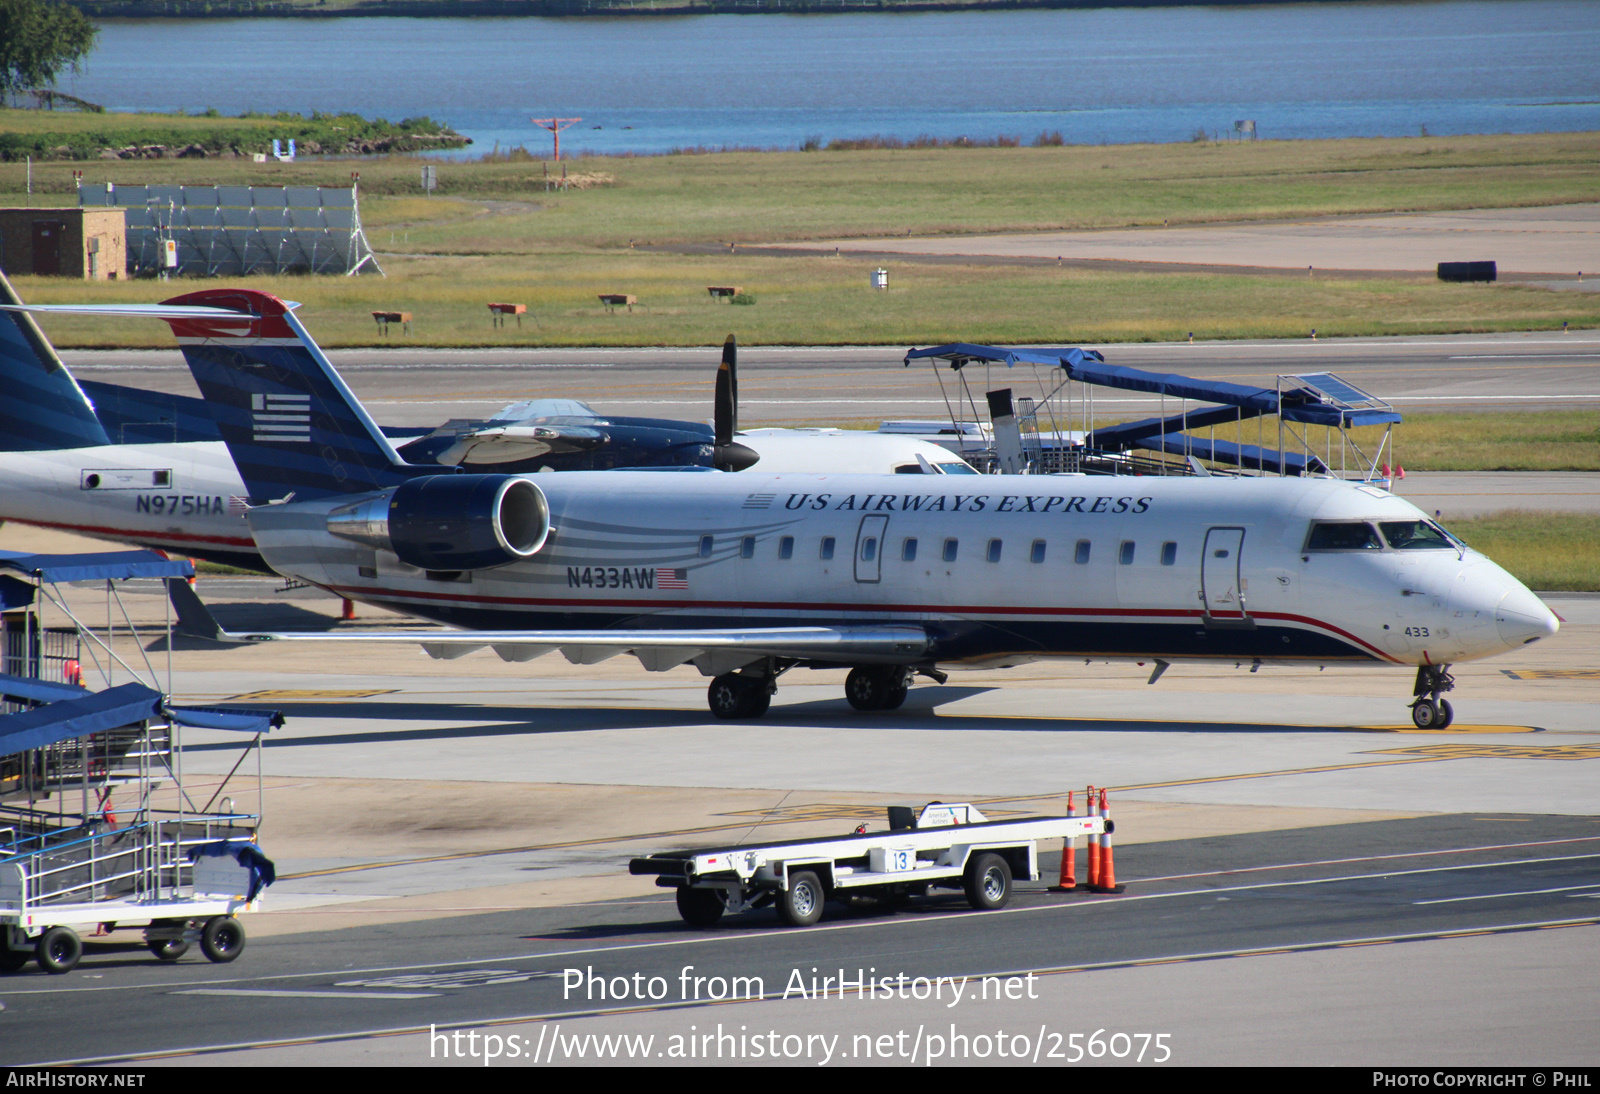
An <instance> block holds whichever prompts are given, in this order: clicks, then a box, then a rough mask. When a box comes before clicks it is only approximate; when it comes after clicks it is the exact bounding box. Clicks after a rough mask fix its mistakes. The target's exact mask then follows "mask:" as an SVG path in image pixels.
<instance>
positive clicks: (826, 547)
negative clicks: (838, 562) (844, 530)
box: [821, 536, 833, 560]
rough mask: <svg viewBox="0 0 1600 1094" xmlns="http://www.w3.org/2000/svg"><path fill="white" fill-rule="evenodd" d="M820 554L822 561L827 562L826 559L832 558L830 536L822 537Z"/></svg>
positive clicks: (831, 539) (831, 538)
mask: <svg viewBox="0 0 1600 1094" xmlns="http://www.w3.org/2000/svg"><path fill="white" fill-rule="evenodd" d="M821 554H822V558H823V559H824V560H827V559H830V558H832V557H833V537H832V536H823V537H822V551H821Z"/></svg>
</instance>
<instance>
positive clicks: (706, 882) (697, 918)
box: [628, 802, 1112, 927]
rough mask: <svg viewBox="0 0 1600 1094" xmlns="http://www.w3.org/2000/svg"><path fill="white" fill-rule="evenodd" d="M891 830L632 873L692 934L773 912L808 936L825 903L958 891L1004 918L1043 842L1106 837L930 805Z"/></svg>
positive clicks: (1089, 823) (653, 861)
mask: <svg viewBox="0 0 1600 1094" xmlns="http://www.w3.org/2000/svg"><path fill="white" fill-rule="evenodd" d="M889 825H890V830H889V831H887V832H863V833H853V834H851V835H848V836H834V837H831V838H824V839H803V840H789V841H786V842H782V843H772V844H765V845H751V846H744V847H711V848H703V849H700V850H694V851H678V852H667V853H664V854H659V855H649V856H646V857H644V858H636V859H634V860H633V861H632V862H631V863H629V865H628V871H629V873H632V874H642V875H650V874H654V875H655V877H656V884H657V885H659V886H661V887H663V888H668V889H676V890H677V892H678V912H679V914H680V915H682V916H683V919H684V921H685V922H687V923H689V924H691V925H692V926H696V927H709V926H712V925H713V924H715V923H716V922H717V921H718V920H719V919H721V918H722V916H723V915H724V914H731V913H737V912H743V911H749V910H751V909H754V908H762V907H765V906H766V905H768V904H775V905H776V906H777V911H778V917H779V918H780V919H782V920H783V922H785V923H787V924H788V925H790V926H791V927H809V926H811V925H812V924H813V923H816V922H817V920H819V919H821V918H822V908H823V904H824V903H825V902H826V901H827V900H828V899H830V898H833V899H838V900H841V901H844V902H845V903H849V904H856V903H865V902H867V901H873V902H876V903H879V904H888V905H893V904H895V903H898V902H900V901H902V900H904V899H906V898H908V897H912V896H923V895H926V893H927V891H928V890H929V889H960V890H963V891H964V892H965V893H966V897H967V902H968V903H969V904H971V905H972V907H974V908H976V909H978V910H979V911H986V910H990V909H996V908H1003V907H1004V906H1005V905H1006V904H1007V903H1008V902H1009V901H1010V899H1011V883H1012V880H1013V879H1014V878H1017V877H1021V878H1025V879H1027V880H1030V881H1032V880H1035V879H1037V878H1038V876H1039V841H1040V840H1048V839H1060V840H1073V839H1076V838H1077V837H1079V836H1094V835H1099V834H1101V833H1103V832H1109V831H1112V822H1111V821H1109V820H1107V819H1105V818H1103V817H1098V816H1088V817H1040V818H1034V819H1030V820H1006V821H991V820H989V819H987V818H986V817H985V816H984V815H983V814H982V813H981V812H979V811H978V809H977V808H976V807H975V806H972V805H969V804H966V803H964V802H963V803H953V804H943V803H937V802H936V803H933V804H931V805H927V806H924V807H923V809H922V811H921V813H920V814H915V815H914V814H913V811H912V810H911V809H909V808H907V807H905V806H890V807H889Z"/></svg>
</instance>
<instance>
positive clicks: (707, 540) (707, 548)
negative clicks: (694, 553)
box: [700, 536, 711, 558]
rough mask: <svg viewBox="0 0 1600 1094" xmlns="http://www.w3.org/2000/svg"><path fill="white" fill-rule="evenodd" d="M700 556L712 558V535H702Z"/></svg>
mask: <svg viewBox="0 0 1600 1094" xmlns="http://www.w3.org/2000/svg"><path fill="white" fill-rule="evenodd" d="M700 557H701V558H710V557H711V537H710V536H701V537H700Z"/></svg>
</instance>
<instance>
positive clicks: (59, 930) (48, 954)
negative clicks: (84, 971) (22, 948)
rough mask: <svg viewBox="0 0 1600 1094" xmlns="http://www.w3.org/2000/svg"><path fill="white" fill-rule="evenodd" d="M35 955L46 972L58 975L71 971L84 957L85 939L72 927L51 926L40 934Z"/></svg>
mask: <svg viewBox="0 0 1600 1094" xmlns="http://www.w3.org/2000/svg"><path fill="white" fill-rule="evenodd" d="M33 955H34V958H35V959H36V960H37V961H38V962H39V967H40V968H41V969H43V970H44V971H45V972H48V973H54V974H56V975H60V974H61V973H64V972H71V971H72V970H73V969H75V968H77V967H78V960H79V959H80V958H82V957H83V939H81V938H79V937H78V932H77V931H75V930H73V929H72V928H71V927H51V928H50V929H49V930H48V931H46V932H44V934H42V935H40V936H39V941H38V942H36V943H35V944H34V947H33Z"/></svg>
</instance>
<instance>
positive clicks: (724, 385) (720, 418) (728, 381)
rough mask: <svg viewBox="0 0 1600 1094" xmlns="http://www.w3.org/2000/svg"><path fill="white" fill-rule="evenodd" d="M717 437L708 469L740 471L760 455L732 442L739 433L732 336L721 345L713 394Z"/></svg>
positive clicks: (736, 354)
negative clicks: (719, 363)
mask: <svg viewBox="0 0 1600 1094" xmlns="http://www.w3.org/2000/svg"><path fill="white" fill-rule="evenodd" d="M714 414H715V417H714V419H713V421H714V428H715V432H716V437H717V443H716V448H715V449H714V450H713V451H712V455H711V465H712V466H713V467H715V468H716V469H717V470H718V471H743V470H744V469H745V468H747V467H750V466H752V465H754V464H755V462H756V461H757V460H759V459H760V458H761V454H760V453H759V452H757V451H756V450H755V449H753V448H750V447H749V446H747V445H742V444H740V443H739V442H738V441H736V440H734V439H733V435H734V434H735V433H737V432H738V430H739V343H738V340H737V339H735V338H734V336H733V335H731V334H730V335H728V340H727V341H726V342H724V343H722V364H721V366H719V367H718V369H717V394H716V405H715V411H714Z"/></svg>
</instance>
